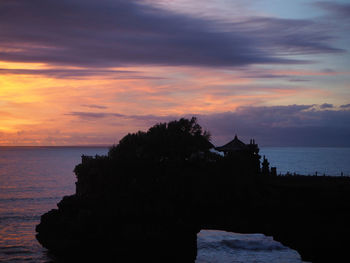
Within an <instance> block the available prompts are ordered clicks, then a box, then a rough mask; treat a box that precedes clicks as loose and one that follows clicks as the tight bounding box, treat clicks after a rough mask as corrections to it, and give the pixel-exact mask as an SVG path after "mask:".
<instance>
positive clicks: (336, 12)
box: [315, 1, 350, 21]
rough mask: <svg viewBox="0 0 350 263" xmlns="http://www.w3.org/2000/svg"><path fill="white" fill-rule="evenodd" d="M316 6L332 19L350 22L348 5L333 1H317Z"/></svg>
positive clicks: (349, 6)
mask: <svg viewBox="0 0 350 263" xmlns="http://www.w3.org/2000/svg"><path fill="white" fill-rule="evenodd" d="M315 4H316V6H318V7H320V8H322V9H324V10H325V11H327V12H329V13H331V14H332V15H333V16H334V18H337V19H339V18H340V19H346V20H348V21H350V3H337V2H335V1H319V2H316V3H315Z"/></svg>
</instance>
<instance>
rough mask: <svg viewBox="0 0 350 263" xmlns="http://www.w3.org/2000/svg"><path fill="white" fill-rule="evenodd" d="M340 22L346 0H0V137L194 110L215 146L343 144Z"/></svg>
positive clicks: (90, 139)
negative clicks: (238, 141) (242, 143)
mask: <svg viewBox="0 0 350 263" xmlns="http://www.w3.org/2000/svg"><path fill="white" fill-rule="evenodd" d="M348 32H350V1H349V0H347V1H314V0H294V1H283V0H235V1H233V0H202V1H200V4H199V2H198V1H194V0H187V1H185V0H173V1H170V0H138V1H134V0H60V1H54V0H0V146H15V145H17V146H42V145H49V146H55V145H60V146H64V145H112V144H114V143H118V141H119V140H120V139H121V138H122V137H123V136H124V135H126V134H127V133H129V132H136V131H138V130H147V129H148V128H149V127H151V126H152V125H154V124H156V123H159V122H166V121H171V120H175V119H178V118H181V117H188V118H189V117H191V116H196V117H197V118H198V121H199V123H200V124H201V125H202V126H203V127H204V128H205V129H206V130H209V131H210V132H211V134H212V142H213V143H214V144H215V145H221V144H224V143H226V142H228V141H230V140H231V139H233V137H234V135H235V134H237V135H238V137H239V138H241V139H242V140H243V141H246V142H248V141H249V139H250V138H255V141H256V142H257V143H258V144H259V145H262V146H326V147H350V138H349V135H350V55H349V51H350V34H349V33H348Z"/></svg>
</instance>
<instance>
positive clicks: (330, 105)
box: [320, 103, 334, 109]
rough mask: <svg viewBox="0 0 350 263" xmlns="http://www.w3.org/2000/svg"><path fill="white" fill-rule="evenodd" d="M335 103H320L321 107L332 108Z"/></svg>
mask: <svg viewBox="0 0 350 263" xmlns="http://www.w3.org/2000/svg"><path fill="white" fill-rule="evenodd" d="M333 107H334V106H333V104H329V103H323V104H322V105H320V108H321V109H330V108H333Z"/></svg>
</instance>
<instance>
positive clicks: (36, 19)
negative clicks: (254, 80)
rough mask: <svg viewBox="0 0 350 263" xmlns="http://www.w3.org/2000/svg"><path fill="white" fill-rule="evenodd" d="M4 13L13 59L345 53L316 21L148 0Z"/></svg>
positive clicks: (243, 60) (141, 60) (52, 4)
mask: <svg viewBox="0 0 350 263" xmlns="http://www.w3.org/2000/svg"><path fill="white" fill-rule="evenodd" d="M0 14H1V16H0V29H1V35H0V57H1V59H2V60H3V61H10V62H40V63H47V64H55V65H75V66H84V67H111V66H125V65H150V64H151V65H171V66H179V65H181V66H183V65H186V66H210V67H212V66H230V67H231V66H244V65H249V64H266V63H301V62H302V61H299V60H295V59H294V58H293V59H292V58H290V57H288V58H287V56H290V55H308V54H319V53H337V52H342V50H341V49H338V48H336V47H334V46H333V44H332V40H333V38H332V35H331V33H330V32H329V31H328V30H326V29H323V28H320V26H319V25H318V24H317V23H315V22H314V21H311V20H293V19H282V18H268V17H252V18H245V19H244V20H242V21H239V22H237V21H236V22H232V23H227V22H225V23H224V22H223V21H219V20H218V19H217V18H207V17H206V18H200V17H193V16H189V15H185V14H179V13H175V12H171V11H169V10H165V9H160V8H156V7H155V6H151V5H149V4H148V5H146V2H145V1H133V0H113V1H112V0H105V1H98V0H60V1H53V0H31V1H28V0H2V1H1V3H0ZM29 73H30V72H29ZM48 73H50V72H48ZM77 73H79V72H77ZM61 74H62V75H65V74H66V73H65V72H61Z"/></svg>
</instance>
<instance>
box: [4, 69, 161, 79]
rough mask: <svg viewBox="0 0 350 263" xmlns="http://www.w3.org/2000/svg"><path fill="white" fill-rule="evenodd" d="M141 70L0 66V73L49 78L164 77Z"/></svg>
mask: <svg viewBox="0 0 350 263" xmlns="http://www.w3.org/2000/svg"><path fill="white" fill-rule="evenodd" d="M140 73H141V72H137V71H128V70H109V69H96V68H82V69H60V68H53V69H6V68H0V74H2V75H5V74H15V75H40V76H45V77H49V78H60V79H77V78H84V77H92V76H97V75H98V76H106V77H108V78H113V79H164V78H163V77H154V76H142V75H141V74H140Z"/></svg>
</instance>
